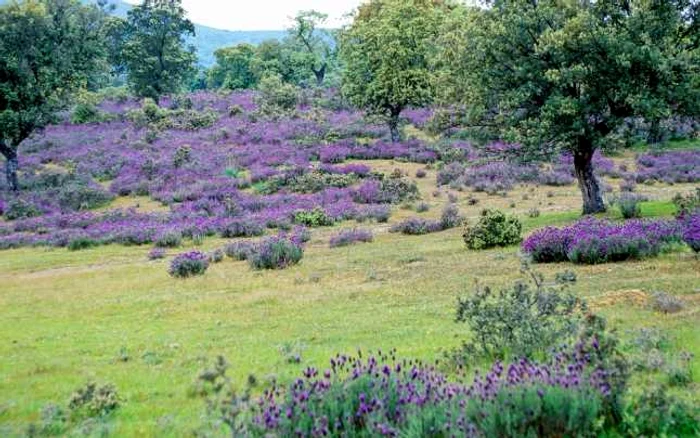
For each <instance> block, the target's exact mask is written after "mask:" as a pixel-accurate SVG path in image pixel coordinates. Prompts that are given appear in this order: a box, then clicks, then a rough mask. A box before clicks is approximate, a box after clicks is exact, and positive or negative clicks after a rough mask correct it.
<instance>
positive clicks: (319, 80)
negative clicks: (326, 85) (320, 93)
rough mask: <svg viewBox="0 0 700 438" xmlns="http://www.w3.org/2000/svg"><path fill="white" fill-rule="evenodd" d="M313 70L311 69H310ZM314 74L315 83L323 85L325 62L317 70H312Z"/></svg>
mask: <svg viewBox="0 0 700 438" xmlns="http://www.w3.org/2000/svg"><path fill="white" fill-rule="evenodd" d="M312 70H313V69H312ZM313 71H314V76H316V85H318V86H319V87H320V86H321V85H323V79H324V78H325V77H326V64H323V65H322V66H321V68H319V69H318V70H313Z"/></svg>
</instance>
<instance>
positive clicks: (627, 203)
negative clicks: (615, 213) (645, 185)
mask: <svg viewBox="0 0 700 438" xmlns="http://www.w3.org/2000/svg"><path fill="white" fill-rule="evenodd" d="M640 200H641V199H640V197H639V196H637V195H634V194H631V193H630V194H627V193H625V194H623V195H622V196H620V197H619V198H618V199H617V205H618V207H619V208H620V213H622V217H623V218H625V219H634V218H638V217H640V216H641V215H642V210H641V208H640V207H639V202H640Z"/></svg>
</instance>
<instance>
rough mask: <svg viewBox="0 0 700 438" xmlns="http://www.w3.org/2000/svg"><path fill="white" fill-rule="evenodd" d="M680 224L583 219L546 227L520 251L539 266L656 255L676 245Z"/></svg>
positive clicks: (529, 239)
mask: <svg viewBox="0 0 700 438" xmlns="http://www.w3.org/2000/svg"><path fill="white" fill-rule="evenodd" d="M682 228H683V227H682V224H680V223H679V222H678V221H668V220H656V221H653V220H629V221H626V222H623V223H614V222H610V221H607V220H600V219H595V218H586V219H582V220H580V221H578V222H576V223H575V224H573V225H571V226H567V227H563V228H556V227H547V228H543V229H540V230H537V231H535V232H534V233H533V234H531V235H530V236H528V237H527V239H525V241H524V242H523V244H522V249H523V251H524V252H525V253H527V254H529V255H530V256H531V257H532V259H533V260H534V261H536V262H539V263H554V262H561V261H566V260H569V261H572V262H574V263H583V264H596V263H607V262H616V261H623V260H628V259H640V258H646V257H652V256H655V255H657V254H658V253H659V252H660V251H661V250H662V248H663V247H664V245H667V244H668V243H672V242H678V241H680V239H681V235H682V232H683V229H682Z"/></svg>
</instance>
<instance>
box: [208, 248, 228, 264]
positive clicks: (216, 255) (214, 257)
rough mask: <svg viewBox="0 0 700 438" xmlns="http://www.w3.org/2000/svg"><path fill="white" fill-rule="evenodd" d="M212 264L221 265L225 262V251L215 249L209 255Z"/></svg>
mask: <svg viewBox="0 0 700 438" xmlns="http://www.w3.org/2000/svg"><path fill="white" fill-rule="evenodd" d="M207 257H208V258H209V262H210V263H221V262H222V261H223V260H224V251H223V250H221V249H215V250H214V251H211V252H210V253H209V254H207Z"/></svg>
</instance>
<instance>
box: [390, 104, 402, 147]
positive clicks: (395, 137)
mask: <svg viewBox="0 0 700 438" xmlns="http://www.w3.org/2000/svg"><path fill="white" fill-rule="evenodd" d="M399 114H401V110H400V109H398V108H392V109H391V110H390V112H389V122H388V123H389V132H390V133H391V142H392V143H398V142H399V141H401V133H400V132H399Z"/></svg>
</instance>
